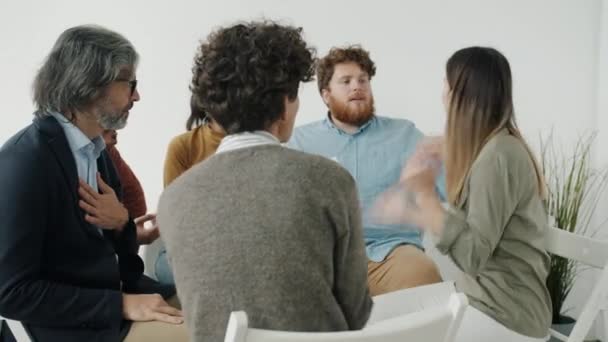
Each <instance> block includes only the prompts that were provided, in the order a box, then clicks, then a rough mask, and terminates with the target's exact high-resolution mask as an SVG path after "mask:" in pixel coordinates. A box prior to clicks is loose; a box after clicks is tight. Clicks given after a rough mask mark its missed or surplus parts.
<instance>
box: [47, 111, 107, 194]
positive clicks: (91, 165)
mask: <svg viewBox="0 0 608 342" xmlns="http://www.w3.org/2000/svg"><path fill="white" fill-rule="evenodd" d="M51 115H52V116H53V117H54V118H55V119H57V122H59V125H61V128H62V129H63V132H64V133H65V137H66V139H67V140H68V144H69V145H70V150H71V151H72V155H73V156H74V161H75V162H76V169H77V170H78V177H79V178H81V179H82V180H84V181H85V182H87V184H89V185H90V186H91V187H92V188H93V189H95V190H99V188H98V186H97V171H98V170H97V159H98V158H99V156H100V155H101V151H103V150H104V149H105V148H106V144H105V142H104V140H103V138H102V137H101V136H98V137H95V138H93V140H91V139H89V138H88V137H87V136H86V135H85V134H84V133H83V132H82V131H81V130H80V129H79V128H78V127H76V126H74V124H73V123H71V122H70V121H69V120H68V119H66V118H65V116H63V115H61V114H59V113H57V112H53V113H51Z"/></svg>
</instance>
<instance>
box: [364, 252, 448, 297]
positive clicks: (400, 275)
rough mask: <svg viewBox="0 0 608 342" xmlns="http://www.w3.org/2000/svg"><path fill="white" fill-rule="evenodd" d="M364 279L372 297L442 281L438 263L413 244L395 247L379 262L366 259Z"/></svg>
mask: <svg viewBox="0 0 608 342" xmlns="http://www.w3.org/2000/svg"><path fill="white" fill-rule="evenodd" d="M367 282H368V285H369V291H370V294H371V295H372V296H377V295H380V294H383V293H387V292H393V291H397V290H401V289H407V288H410V287H416V286H421V285H427V284H433V283H438V282H441V275H440V274H439V269H438V268H437V265H435V263H434V262H433V260H431V258H429V257H428V256H427V255H426V254H425V253H424V252H423V251H422V250H420V249H418V248H417V247H415V246H412V245H402V246H399V247H397V248H395V249H394V250H393V251H392V252H391V253H390V254H389V255H388V256H387V257H386V259H384V261H382V262H373V261H368V262H367Z"/></svg>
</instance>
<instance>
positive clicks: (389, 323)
mask: <svg viewBox="0 0 608 342" xmlns="http://www.w3.org/2000/svg"><path fill="white" fill-rule="evenodd" d="M467 304H468V301H467V298H466V296H465V295H464V294H461V293H455V294H453V295H452V296H451V297H450V300H449V302H448V303H446V304H444V305H442V306H437V307H433V308H429V309H426V310H423V311H419V312H414V313H410V314H407V315H403V316H398V317H395V318H391V319H387V320H384V321H382V322H378V323H376V324H374V325H372V326H369V327H367V328H365V329H363V330H357V331H340V332H287V331H274V330H264V329H255V328H249V327H248V320H247V314H246V313H245V312H243V311H239V312H233V313H232V314H231V315H230V320H229V322H228V328H227V329H226V338H225V339H224V342H337V341H344V342H370V341H383V342H401V341H425V342H450V341H452V339H453V337H454V332H455V331H456V330H457V329H458V327H459V326H460V322H461V321H462V316H463V314H464V310H465V308H466V306H467Z"/></svg>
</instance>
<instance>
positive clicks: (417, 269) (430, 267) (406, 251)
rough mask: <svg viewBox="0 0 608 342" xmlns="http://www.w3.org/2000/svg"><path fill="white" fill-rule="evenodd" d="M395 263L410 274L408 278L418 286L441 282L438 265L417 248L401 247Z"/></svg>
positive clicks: (397, 251) (398, 249)
mask: <svg viewBox="0 0 608 342" xmlns="http://www.w3.org/2000/svg"><path fill="white" fill-rule="evenodd" d="M395 252H396V255H395V260H394V262H395V263H397V264H398V268H400V269H402V270H404V271H406V270H409V271H406V272H407V273H409V275H408V278H410V279H413V280H414V282H415V283H416V284H417V285H425V284H433V283H437V282H441V281H442V279H441V274H440V272H439V268H438V267H437V264H435V262H434V261H433V260H432V259H431V258H430V257H429V256H428V255H426V253H424V252H423V251H422V250H421V249H419V248H417V247H415V246H410V245H408V246H401V247H398V248H397V249H396V250H395Z"/></svg>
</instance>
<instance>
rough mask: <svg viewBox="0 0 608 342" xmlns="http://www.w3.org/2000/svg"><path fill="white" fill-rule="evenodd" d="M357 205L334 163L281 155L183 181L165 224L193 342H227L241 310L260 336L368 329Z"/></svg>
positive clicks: (253, 157) (220, 166)
mask: <svg viewBox="0 0 608 342" xmlns="http://www.w3.org/2000/svg"><path fill="white" fill-rule="evenodd" d="M358 203H359V202H358V199H357V191H356V188H355V182H354V180H353V179H352V177H351V176H350V174H349V173H348V172H347V171H346V170H344V169H343V168H342V167H341V166H339V165H338V164H337V163H334V162H333V161H331V160H328V159H325V158H323V157H318V156H313V155H309V154H306V153H303V152H299V151H293V150H290V149H287V148H284V147H281V146H279V145H265V146H256V147H249V148H242V149H238V150H234V151H230V152H225V153H221V154H217V155H215V156H213V157H211V158H209V159H208V160H206V161H205V162H203V163H201V164H198V165H197V166H195V167H193V168H192V169H190V170H189V171H187V172H186V173H184V174H183V175H182V176H181V177H179V178H177V179H176V180H175V181H174V182H173V183H172V184H171V186H169V187H168V188H167V189H166V190H165V192H164V193H163V195H162V196H161V199H160V204H159V209H158V222H159V225H160V227H161V234H162V237H163V240H164V241H165V243H166V246H167V251H168V254H169V255H170V260H171V261H170V262H171V266H172V269H173V272H174V275H175V281H176V284H177V290H178V295H179V298H180V301H181V303H182V307H183V310H184V313H185V316H186V324H187V326H188V329H189V330H190V334H191V341H223V338H224V335H225V330H226V326H227V323H228V317H229V315H230V312H231V311H236V310H244V311H245V312H247V314H248V316H249V323H250V326H251V327H255V328H264V329H274V330H287V331H335V330H348V329H351V330H352V329H360V328H362V327H363V326H364V324H365V323H366V321H367V319H368V317H369V313H370V310H371V307H372V301H371V298H370V297H369V292H368V287H367V258H366V256H365V250H364V243H363V237H362V229H361V218H360V211H359V205H358Z"/></svg>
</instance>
